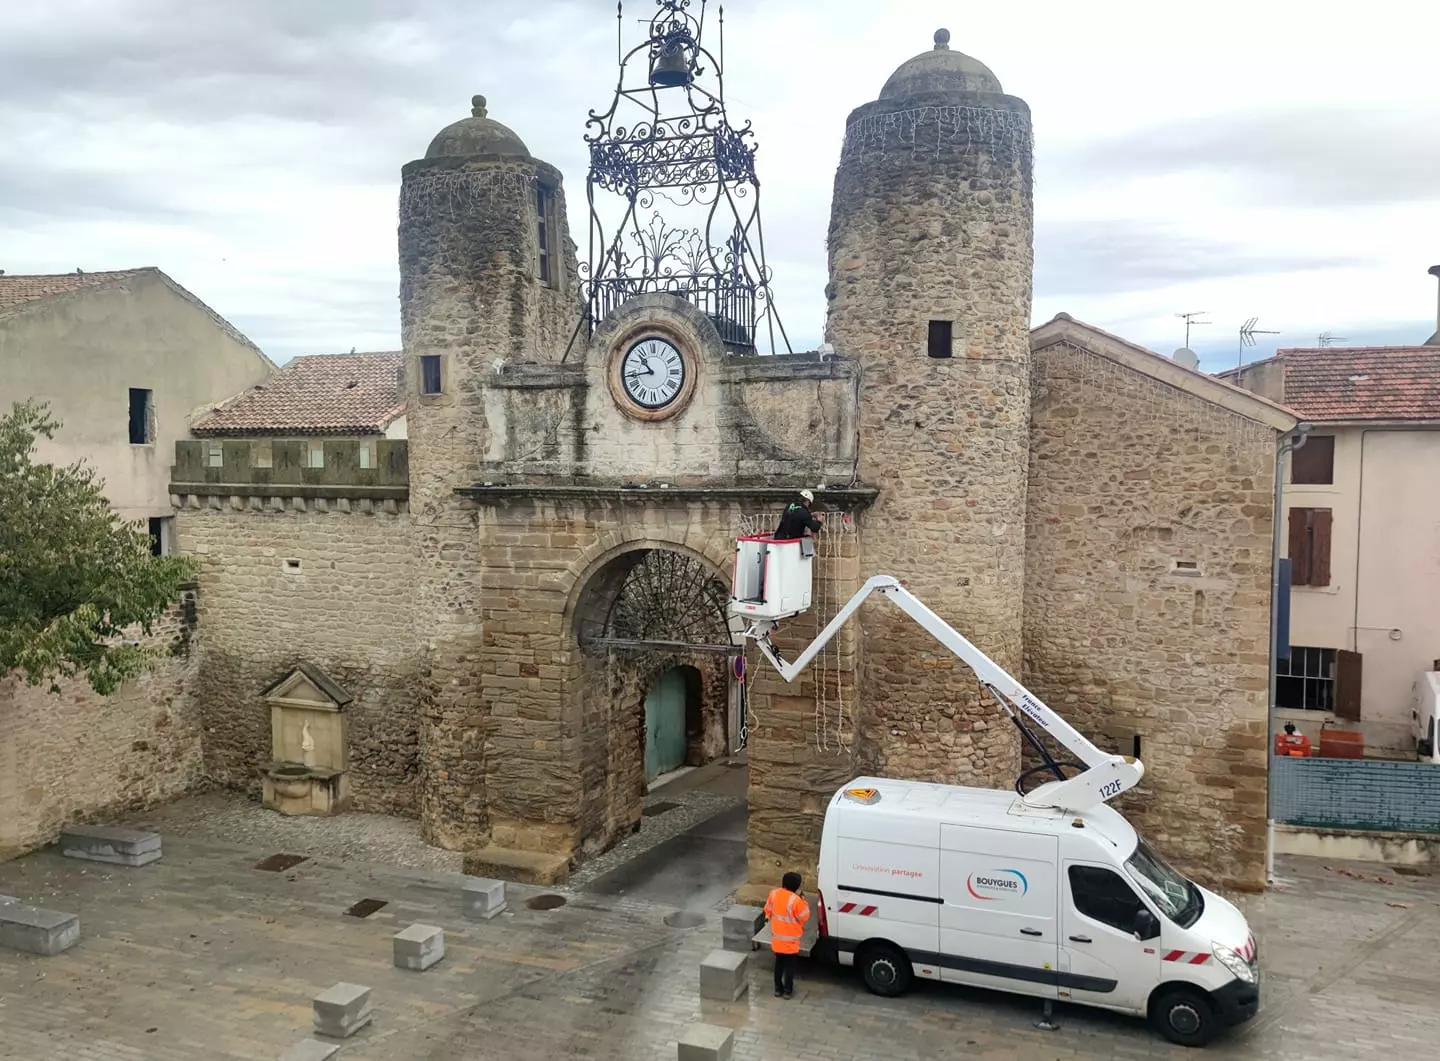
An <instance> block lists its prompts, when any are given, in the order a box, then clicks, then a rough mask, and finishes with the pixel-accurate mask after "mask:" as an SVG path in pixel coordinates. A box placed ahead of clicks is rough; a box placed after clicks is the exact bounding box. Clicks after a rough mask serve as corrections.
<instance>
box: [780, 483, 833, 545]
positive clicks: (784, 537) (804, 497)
mask: <svg viewBox="0 0 1440 1061" xmlns="http://www.w3.org/2000/svg"><path fill="white" fill-rule="evenodd" d="M814 503H815V495H814V494H812V493H811V492H810V491H809V490H801V491H800V500H798V501H792V502H791V503H790V507H789V508H787V509H786V510H785V512H784V514H783V515H782V516H781V517H780V525H779V526H777V527H776V528H775V533H774V534H773V535H772V536H771V537H773V538H774V539H775V540H776V541H780V542H788V541H794V540H795V539H796V538H803V537H805V535H806V532H807V531H808V532H811V533H814V532H817V531H819V530H820V529H821V528H823V527H824V526H825V524H824V522H823V521H822V520H821V519H820V517H819V516H816V515H815V514H814V513H812V512H811V511H810V506H811V505H813V504H814Z"/></svg>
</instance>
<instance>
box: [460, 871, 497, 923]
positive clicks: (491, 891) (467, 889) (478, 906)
mask: <svg viewBox="0 0 1440 1061" xmlns="http://www.w3.org/2000/svg"><path fill="white" fill-rule="evenodd" d="M460 894H461V897H462V901H463V903H464V908H465V916H466V917H468V918H471V919H472V920H476V921H488V920H489V919H490V918H492V917H495V916H497V915H498V914H500V913H502V912H503V911H504V909H505V882H504V881H503V880H491V879H489V878H488V877H470V878H468V879H467V880H466V881H465V883H464V885H462V886H461V889H460Z"/></svg>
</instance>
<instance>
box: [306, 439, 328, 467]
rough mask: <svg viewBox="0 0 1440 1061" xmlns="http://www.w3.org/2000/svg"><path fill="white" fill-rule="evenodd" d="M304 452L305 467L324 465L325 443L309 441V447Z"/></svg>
mask: <svg viewBox="0 0 1440 1061" xmlns="http://www.w3.org/2000/svg"><path fill="white" fill-rule="evenodd" d="M305 452H306V456H307V460H306V464H305V466H306V467H307V468H323V467H325V443H323V442H311V443H310V446H309V448H308V449H307V450H306V451H305Z"/></svg>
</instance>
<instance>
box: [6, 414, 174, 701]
mask: <svg viewBox="0 0 1440 1061" xmlns="http://www.w3.org/2000/svg"><path fill="white" fill-rule="evenodd" d="M59 427H60V424H59V422H58V421H56V420H53V419H51V418H50V415H49V412H48V407H47V406H46V405H45V404H43V403H40V404H37V403H34V402H20V403H17V404H16V405H15V406H14V407H13V408H12V409H11V411H10V412H9V413H8V414H7V415H4V416H0V677H3V676H4V675H5V674H9V673H11V672H12V671H19V672H20V673H22V674H23V675H24V676H25V679H26V681H27V682H28V683H29V684H30V685H39V684H41V683H42V682H46V681H48V682H49V683H50V691H51V692H59V690H60V686H59V681H60V679H62V678H73V677H76V676H77V675H82V676H84V678H85V679H86V680H87V681H89V683H90V686H91V688H93V689H94V690H95V691H96V692H97V693H99V694H101V695H102V696H106V695H109V694H110V693H113V692H114V691H115V690H116V689H118V688H119V687H120V686H121V685H122V684H123V683H124V682H125V681H126V680H127V679H129V678H132V677H134V676H136V675H138V674H140V673H142V672H144V671H145V670H146V669H147V668H148V667H150V666H151V665H152V664H153V662H154V661H155V659H156V658H158V657H159V656H161V655H163V653H164V650H163V649H159V648H155V647H152V646H147V645H143V644H139V643H137V640H136V636H135V635H136V630H137V629H138V630H139V631H143V632H144V633H145V634H147V635H148V634H149V633H150V632H151V628H152V625H153V624H154V623H155V621H156V620H157V619H159V618H160V617H161V616H162V615H163V614H164V613H165V611H166V609H167V608H168V607H169V606H170V605H171V604H172V603H173V602H174V601H175V599H176V598H177V597H178V596H179V593H180V587H181V586H182V585H183V584H184V583H185V582H187V581H189V580H190V579H191V578H193V577H194V574H195V566H194V562H193V561H191V560H189V559H188V558H179V557H158V556H155V555H153V554H152V552H151V547H150V536H149V535H148V534H147V533H146V532H145V531H144V530H142V529H141V528H140V525H139V524H138V523H134V524H131V523H125V522H123V521H121V519H120V518H119V516H117V515H116V514H115V512H114V510H113V509H111V507H110V503H109V501H108V500H107V499H106V497H105V495H104V492H103V487H104V483H103V482H102V481H101V480H100V479H99V478H98V477H97V476H96V473H95V471H94V470H93V469H92V468H89V467H87V466H86V465H85V464H84V462H76V463H75V464H72V465H70V466H69V467H67V468H58V467H56V466H55V465H53V464H43V463H37V462H36V461H35V459H34V456H35V452H34V451H35V442H36V439H37V438H39V437H41V436H43V437H45V438H46V439H53V438H54V437H55V432H56V430H57V429H58V428H59ZM127 635H128V636H127Z"/></svg>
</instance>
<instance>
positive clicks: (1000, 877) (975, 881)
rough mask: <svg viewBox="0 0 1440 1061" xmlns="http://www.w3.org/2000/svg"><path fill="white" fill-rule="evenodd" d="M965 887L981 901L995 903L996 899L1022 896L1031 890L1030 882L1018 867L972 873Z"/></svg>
mask: <svg viewBox="0 0 1440 1061" xmlns="http://www.w3.org/2000/svg"><path fill="white" fill-rule="evenodd" d="M965 887H966V888H967V889H969V891H970V894H971V895H973V896H975V898H977V899H979V900H980V901H981V902H986V903H993V902H994V901H995V900H996V899H1019V898H1021V897H1022V896H1024V895H1025V893H1026V892H1028V891H1029V890H1030V882H1029V881H1028V880H1026V879H1025V874H1023V873H1021V872H1020V871H1019V870H1018V869H989V870H985V871H984V872H983V873H972V874H970V878H969V879H968V880H967V881H966V882H965Z"/></svg>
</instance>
